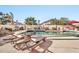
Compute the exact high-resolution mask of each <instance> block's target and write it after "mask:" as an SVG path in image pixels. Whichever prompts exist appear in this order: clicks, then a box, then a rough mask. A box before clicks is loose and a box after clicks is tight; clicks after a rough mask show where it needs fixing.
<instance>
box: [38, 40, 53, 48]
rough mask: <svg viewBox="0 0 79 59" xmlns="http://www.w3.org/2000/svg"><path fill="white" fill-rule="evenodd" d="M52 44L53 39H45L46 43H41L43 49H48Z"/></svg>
mask: <svg viewBox="0 0 79 59" xmlns="http://www.w3.org/2000/svg"><path fill="white" fill-rule="evenodd" d="M51 45H52V41H49V40H48V41H45V42H44V43H42V44H40V45H39V46H40V47H41V48H43V49H48V48H49V47H50V46H51Z"/></svg>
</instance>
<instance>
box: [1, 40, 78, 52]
mask: <svg viewBox="0 0 79 59" xmlns="http://www.w3.org/2000/svg"><path fill="white" fill-rule="evenodd" d="M52 42H53V44H52V45H51V46H50V47H49V50H51V51H53V52H54V53H79V40H53V41H52ZM28 52H29V51H28V50H25V51H18V50H16V49H15V48H13V46H12V45H11V44H10V43H7V44H5V45H3V46H0V53H28Z"/></svg>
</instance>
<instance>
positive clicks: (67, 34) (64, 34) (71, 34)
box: [34, 32, 78, 36]
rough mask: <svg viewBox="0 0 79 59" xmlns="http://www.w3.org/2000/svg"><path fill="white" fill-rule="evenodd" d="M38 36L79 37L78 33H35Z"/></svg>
mask: <svg viewBox="0 0 79 59" xmlns="http://www.w3.org/2000/svg"><path fill="white" fill-rule="evenodd" d="M34 35H37V36H77V35H78V33H77V32H35V33H34Z"/></svg>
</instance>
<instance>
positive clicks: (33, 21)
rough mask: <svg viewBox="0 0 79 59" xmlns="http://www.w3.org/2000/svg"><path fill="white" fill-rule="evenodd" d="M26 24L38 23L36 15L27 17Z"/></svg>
mask: <svg viewBox="0 0 79 59" xmlns="http://www.w3.org/2000/svg"><path fill="white" fill-rule="evenodd" d="M25 24H27V25H37V22H36V20H35V18H34V17H27V18H26V19H25Z"/></svg>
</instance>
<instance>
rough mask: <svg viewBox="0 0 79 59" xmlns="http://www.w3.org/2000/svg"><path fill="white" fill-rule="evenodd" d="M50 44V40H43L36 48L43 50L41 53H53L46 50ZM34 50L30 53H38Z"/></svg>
mask: <svg viewBox="0 0 79 59" xmlns="http://www.w3.org/2000/svg"><path fill="white" fill-rule="evenodd" d="M51 44H52V41H50V40H44V41H43V42H42V43H40V44H39V45H38V46H39V47H40V48H42V49H43V51H42V52H41V53H45V52H50V53H53V52H52V51H50V50H49V49H48V48H49V47H50V46H51ZM35 48H36V47H35ZM35 48H34V49H32V51H31V53H40V52H39V51H38V49H35Z"/></svg>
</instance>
